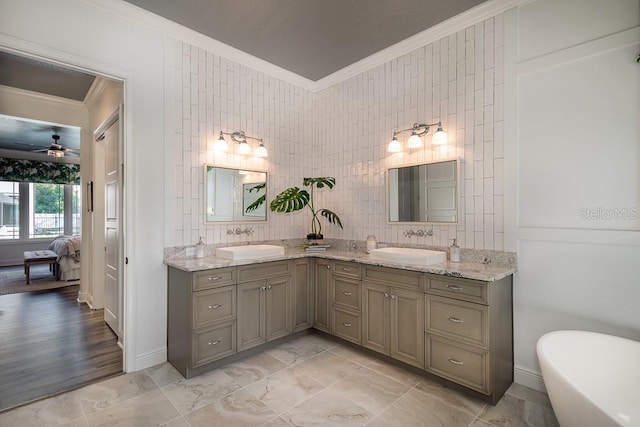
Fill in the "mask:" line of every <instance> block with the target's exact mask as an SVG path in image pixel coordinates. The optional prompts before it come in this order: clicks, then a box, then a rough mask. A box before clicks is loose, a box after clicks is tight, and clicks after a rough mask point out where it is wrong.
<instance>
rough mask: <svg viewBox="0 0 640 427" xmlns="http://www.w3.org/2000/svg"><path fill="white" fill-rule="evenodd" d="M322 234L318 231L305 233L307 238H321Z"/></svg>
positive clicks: (322, 237)
mask: <svg viewBox="0 0 640 427" xmlns="http://www.w3.org/2000/svg"><path fill="white" fill-rule="evenodd" d="M322 239H324V236H323V235H322V234H320V233H310V234H307V240H322Z"/></svg>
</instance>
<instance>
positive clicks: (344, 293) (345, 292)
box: [342, 291, 351, 297]
mask: <svg viewBox="0 0 640 427" xmlns="http://www.w3.org/2000/svg"><path fill="white" fill-rule="evenodd" d="M342 295H344V296H346V297H350V296H351V292H347V291H344V292H342Z"/></svg>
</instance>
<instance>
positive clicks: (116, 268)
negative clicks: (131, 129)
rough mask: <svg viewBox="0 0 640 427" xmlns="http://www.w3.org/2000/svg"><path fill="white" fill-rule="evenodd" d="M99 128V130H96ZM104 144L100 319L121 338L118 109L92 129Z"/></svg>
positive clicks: (120, 182) (98, 139) (120, 198)
mask: <svg viewBox="0 0 640 427" xmlns="http://www.w3.org/2000/svg"><path fill="white" fill-rule="evenodd" d="M100 131H101V132H100ZM96 134H97V138H96V140H97V141H99V142H101V143H103V144H104V162H105V177H104V178H105V180H104V182H105V209H104V215H105V218H104V220H105V226H104V233H105V247H104V250H105V268H104V275H105V278H104V320H105V322H107V324H108V325H109V327H110V328H111V329H113V331H114V332H115V333H116V334H117V335H118V340H119V341H120V342H122V295H123V291H122V265H121V264H122V248H121V243H120V242H121V239H120V232H121V218H122V161H121V158H122V157H121V154H120V153H121V141H120V135H121V134H122V133H121V120H120V109H119V110H117V111H115V112H114V114H112V115H111V117H110V118H109V119H107V121H105V123H104V125H103V126H102V127H101V129H99V131H97V132H96Z"/></svg>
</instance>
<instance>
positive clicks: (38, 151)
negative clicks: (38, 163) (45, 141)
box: [31, 148, 49, 153]
mask: <svg viewBox="0 0 640 427" xmlns="http://www.w3.org/2000/svg"><path fill="white" fill-rule="evenodd" d="M47 151H49V149H48V148H40V149H39V150H31V152H32V153H46V152H47Z"/></svg>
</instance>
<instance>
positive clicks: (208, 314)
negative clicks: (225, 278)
mask: <svg viewBox="0 0 640 427" xmlns="http://www.w3.org/2000/svg"><path fill="white" fill-rule="evenodd" d="M235 317H236V286H235V285H234V286H224V287H220V288H216V289H211V290H207V291H200V292H196V293H194V294H193V328H194V329H195V328H200V327H202V326H206V325H207V324H210V323H214V322H219V321H221V320H232V319H234V318H235Z"/></svg>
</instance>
